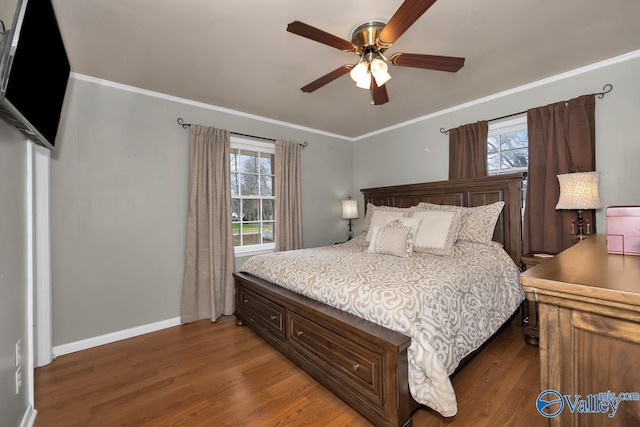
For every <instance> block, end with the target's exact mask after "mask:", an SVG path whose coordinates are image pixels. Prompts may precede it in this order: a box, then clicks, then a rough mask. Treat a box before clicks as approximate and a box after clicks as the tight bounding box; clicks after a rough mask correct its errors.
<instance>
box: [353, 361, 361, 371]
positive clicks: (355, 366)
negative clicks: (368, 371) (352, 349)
mask: <svg viewBox="0 0 640 427" xmlns="http://www.w3.org/2000/svg"><path fill="white" fill-rule="evenodd" d="M359 367H360V365H358V364H357V363H354V364H353V370H354V371H357V370H358V368H359Z"/></svg>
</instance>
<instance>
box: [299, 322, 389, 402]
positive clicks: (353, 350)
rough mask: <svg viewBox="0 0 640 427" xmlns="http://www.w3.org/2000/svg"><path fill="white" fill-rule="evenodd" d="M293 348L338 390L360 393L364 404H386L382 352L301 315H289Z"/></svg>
mask: <svg viewBox="0 0 640 427" xmlns="http://www.w3.org/2000/svg"><path fill="white" fill-rule="evenodd" d="M287 321H288V323H289V327H288V331H289V336H288V337H287V339H288V340H289V342H290V346H291V348H292V349H294V350H295V351H296V352H298V353H299V354H301V355H302V356H303V357H304V358H305V359H307V360H308V361H309V362H311V364H312V365H314V366H316V367H318V368H320V370H321V371H323V372H331V373H332V375H331V376H330V377H329V379H330V380H331V381H333V382H335V383H336V385H337V386H339V387H346V388H348V389H356V390H359V393H360V397H361V398H362V399H363V403H373V404H374V405H375V407H380V406H381V405H382V403H383V399H384V397H383V390H382V366H383V360H382V359H383V357H382V355H381V354H380V353H379V352H375V351H374V350H372V349H368V348H366V347H363V346H361V345H359V344H357V343H355V342H354V341H351V340H347V339H345V338H344V337H342V336H341V335H339V334H337V333H335V332H332V331H331V330H329V329H327V328H325V327H323V326H321V325H319V324H317V323H315V322H313V321H311V320H309V319H307V318H305V317H303V316H300V315H298V314H297V313H295V312H291V311H289V312H288V317H287Z"/></svg>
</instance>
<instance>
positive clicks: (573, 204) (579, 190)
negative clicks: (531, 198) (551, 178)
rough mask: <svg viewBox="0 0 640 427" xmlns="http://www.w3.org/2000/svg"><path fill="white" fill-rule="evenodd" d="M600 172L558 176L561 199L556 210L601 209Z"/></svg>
mask: <svg viewBox="0 0 640 427" xmlns="http://www.w3.org/2000/svg"><path fill="white" fill-rule="evenodd" d="M599 179H600V172H576V173H566V174H562V175H558V182H560V198H559V199H558V204H557V205H556V209H583V210H584V209H599V208H601V207H602V202H600V194H599V193H598V181H599Z"/></svg>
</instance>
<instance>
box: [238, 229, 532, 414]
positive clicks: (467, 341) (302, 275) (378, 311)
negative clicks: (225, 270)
mask: <svg viewBox="0 0 640 427" xmlns="http://www.w3.org/2000/svg"><path fill="white" fill-rule="evenodd" d="M366 249H367V243H365V242H364V236H362V235H361V236H358V237H356V238H354V239H352V240H351V241H349V242H347V243H343V244H339V245H334V246H326V247H320V248H311V249H301V250H296V251H287V252H276V253H272V254H266V255H258V256H255V257H253V258H250V259H249V260H248V261H247V262H245V264H244V265H243V267H242V271H245V272H247V273H249V274H252V275H254V276H257V277H261V278H263V279H265V280H268V281H270V282H273V283H275V284H277V285H280V286H282V287H284V288H287V289H291V290H293V291H295V292H297V293H300V294H303V295H306V296H308V297H310V298H313V299H315V300H318V301H321V302H323V303H325V304H328V305H331V306H333V307H337V308H339V309H341V310H344V311H347V312H349V313H352V314H354V315H356V316H359V317H362V318H364V319H367V320H369V321H371V322H374V323H377V324H379V325H382V326H385V327H387V328H389V329H392V330H394V331H397V332H400V333H402V334H405V335H407V336H409V337H411V345H410V346H409V349H408V359H409V388H410V391H411V394H412V395H413V397H414V399H415V400H416V401H417V402H419V403H421V404H424V405H427V406H429V407H431V408H433V409H434V410H436V411H438V412H439V413H441V414H442V415H443V416H445V417H449V416H453V415H455V414H456V412H457V403H456V396H455V392H454V390H453V386H452V384H451V381H450V379H449V375H450V374H451V373H453V371H454V370H455V369H456V367H457V366H458V364H459V363H460V361H461V360H462V358H464V357H465V356H466V355H468V354H469V353H471V352H472V351H474V350H475V349H477V348H478V347H479V346H480V345H481V344H483V343H484V342H485V341H486V340H487V339H488V338H489V337H490V336H491V335H493V334H494V333H495V332H496V331H497V330H498V328H499V327H500V326H501V325H502V324H503V323H504V322H505V321H506V320H507V319H508V318H509V317H510V316H511V315H512V314H513V313H514V311H515V310H516V309H517V307H518V306H519V304H520V303H521V302H522V301H523V300H524V292H523V291H522V288H521V286H520V285H519V283H518V274H519V271H518V268H517V267H516V265H515V264H514V262H513V261H512V260H511V258H510V257H509V255H508V254H507V253H506V252H505V251H504V250H503V249H502V247H501V246H500V245H499V244H498V243H495V242H492V244H490V245H484V244H479V243H461V242H458V243H456V247H455V254H454V255H453V256H451V257H445V256H437V255H429V254H419V253H414V254H413V257H411V258H400V257H395V256H390V255H378V254H374V253H370V252H367V250H366Z"/></svg>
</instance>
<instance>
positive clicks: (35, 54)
mask: <svg viewBox="0 0 640 427" xmlns="http://www.w3.org/2000/svg"><path fill="white" fill-rule="evenodd" d="M2 18H4V17H0V19H2ZM3 20H4V19H3ZM70 72H71V67H70V64H69V59H68V57H67V52H66V50H65V47H64V43H63V41H62V36H61V35H60V29H59V27H58V21H57V19H56V15H55V12H54V9H53V5H52V4H51V0H18V4H17V7H16V11H15V14H14V16H13V22H12V25H11V28H9V29H7V30H6V31H5V32H4V34H3V36H2V41H1V43H0V116H1V117H2V118H3V119H4V120H6V121H7V122H9V123H10V124H12V125H13V126H15V127H16V128H17V129H18V130H19V131H21V132H22V133H23V134H24V135H25V136H27V137H28V138H29V139H30V140H31V141H33V142H35V143H37V144H39V145H42V146H44V147H47V148H49V149H53V148H54V147H55V143H56V135H57V133H58V125H59V123H60V115H61V113H62V106H63V103H64V97H65V93H66V90H67V83H68V81H69V75H70Z"/></svg>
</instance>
